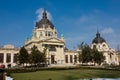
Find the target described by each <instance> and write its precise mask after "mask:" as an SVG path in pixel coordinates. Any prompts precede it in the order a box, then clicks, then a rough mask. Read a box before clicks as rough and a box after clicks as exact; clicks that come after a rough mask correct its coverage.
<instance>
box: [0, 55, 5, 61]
mask: <svg viewBox="0 0 120 80" xmlns="http://www.w3.org/2000/svg"><path fill="white" fill-rule="evenodd" d="M3 62H4V54H3V53H0V63H3Z"/></svg>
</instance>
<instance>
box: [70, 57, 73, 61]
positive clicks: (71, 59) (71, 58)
mask: <svg viewBox="0 0 120 80" xmlns="http://www.w3.org/2000/svg"><path fill="white" fill-rule="evenodd" d="M70 63H73V56H72V55H70Z"/></svg>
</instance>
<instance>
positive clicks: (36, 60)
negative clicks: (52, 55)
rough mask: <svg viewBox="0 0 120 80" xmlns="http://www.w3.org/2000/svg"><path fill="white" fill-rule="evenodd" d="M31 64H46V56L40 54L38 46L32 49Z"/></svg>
mask: <svg viewBox="0 0 120 80" xmlns="http://www.w3.org/2000/svg"><path fill="white" fill-rule="evenodd" d="M30 62H31V63H33V64H34V65H37V64H40V63H44V62H45V54H44V53H43V52H40V51H39V50H38V49H37V47H36V46H33V47H32V48H31V54H30Z"/></svg>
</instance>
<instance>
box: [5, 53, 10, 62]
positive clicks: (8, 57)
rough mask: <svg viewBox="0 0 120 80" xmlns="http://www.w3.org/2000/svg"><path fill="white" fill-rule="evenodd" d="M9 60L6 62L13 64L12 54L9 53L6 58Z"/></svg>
mask: <svg viewBox="0 0 120 80" xmlns="http://www.w3.org/2000/svg"><path fill="white" fill-rule="evenodd" d="M6 57H7V58H6V59H7V60H6V62H7V63H9V62H11V54H10V53H7V56H6Z"/></svg>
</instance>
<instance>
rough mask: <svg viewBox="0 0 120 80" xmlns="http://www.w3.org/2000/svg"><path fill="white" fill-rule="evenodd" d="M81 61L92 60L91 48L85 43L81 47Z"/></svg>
mask: <svg viewBox="0 0 120 80" xmlns="http://www.w3.org/2000/svg"><path fill="white" fill-rule="evenodd" d="M81 57H82V62H83V63H87V62H91V61H92V55H91V48H90V47H89V45H87V44H85V45H84V46H83V48H82V54H81Z"/></svg>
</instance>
